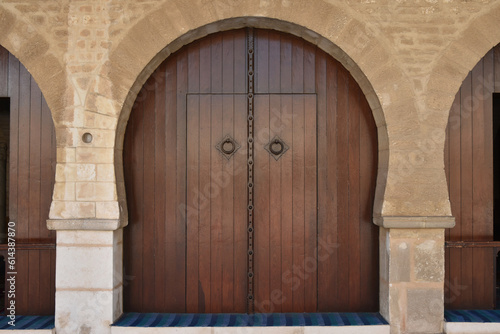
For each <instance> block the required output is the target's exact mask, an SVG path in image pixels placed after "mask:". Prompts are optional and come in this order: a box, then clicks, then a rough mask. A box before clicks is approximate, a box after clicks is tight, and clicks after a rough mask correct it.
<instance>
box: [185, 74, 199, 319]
mask: <svg viewBox="0 0 500 334" xmlns="http://www.w3.org/2000/svg"><path fill="white" fill-rule="evenodd" d="M190 77H191V76H190ZM199 110H200V97H199V95H188V100H187V133H189V137H188V139H187V197H186V198H187V201H186V205H187V206H188V208H187V209H186V226H187V241H186V242H187V249H186V311H187V312H193V313H196V312H198V293H199V292H198V281H199V279H198V275H199V274H198V258H199V254H198V245H199V240H198V233H199V226H198V223H199V197H198V196H197V194H198V192H199V172H200V170H199V167H200V166H199V144H200V138H199V133H200V122H199V119H200V115H199Z"/></svg>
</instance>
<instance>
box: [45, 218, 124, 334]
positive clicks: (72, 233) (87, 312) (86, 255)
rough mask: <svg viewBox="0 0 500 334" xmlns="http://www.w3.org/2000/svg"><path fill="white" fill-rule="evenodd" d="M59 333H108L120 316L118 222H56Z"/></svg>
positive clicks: (50, 223) (120, 237)
mask: <svg viewBox="0 0 500 334" xmlns="http://www.w3.org/2000/svg"><path fill="white" fill-rule="evenodd" d="M48 226H49V228H51V229H57V251H56V252H57V258H56V310H55V326H56V331H57V333H58V334H74V333H82V334H83V333H93V334H109V333H110V332H111V329H110V325H111V324H112V323H113V322H114V321H115V320H116V319H117V318H118V317H119V316H120V315H121V314H122V305H123V302H122V300H123V298H122V294H123V279H122V278H123V274H122V270H123V269H122V268H123V260H122V259H123V233H122V232H123V229H122V228H120V224H119V221H118V220H117V221H112V220H109V221H104V220H102V221H97V220H87V221H86V220H82V221H81V222H78V221H66V222H65V221H57V220H51V221H50V220H49V221H48Z"/></svg>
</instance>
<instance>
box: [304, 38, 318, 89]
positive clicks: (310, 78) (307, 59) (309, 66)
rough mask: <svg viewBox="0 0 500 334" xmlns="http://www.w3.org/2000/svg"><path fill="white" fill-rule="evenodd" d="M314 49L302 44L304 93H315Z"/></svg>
mask: <svg viewBox="0 0 500 334" xmlns="http://www.w3.org/2000/svg"><path fill="white" fill-rule="evenodd" d="M315 69H316V47H315V46H313V45H312V44H309V43H306V42H304V93H308V94H313V93H316V71H315Z"/></svg>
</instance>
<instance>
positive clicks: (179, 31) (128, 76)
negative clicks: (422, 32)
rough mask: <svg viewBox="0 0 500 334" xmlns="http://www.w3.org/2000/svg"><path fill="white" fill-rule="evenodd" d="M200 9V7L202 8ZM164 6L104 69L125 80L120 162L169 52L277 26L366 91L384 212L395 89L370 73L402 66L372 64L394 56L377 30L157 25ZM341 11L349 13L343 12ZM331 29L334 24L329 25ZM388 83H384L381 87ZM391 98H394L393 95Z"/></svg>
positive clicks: (243, 22) (265, 20)
mask: <svg viewBox="0 0 500 334" xmlns="http://www.w3.org/2000/svg"><path fill="white" fill-rule="evenodd" d="M193 10H194V9H193ZM197 10H198V11H199V9H197ZM330 10H331V9H330ZM164 11H165V9H161V10H158V11H156V12H154V13H152V14H150V15H149V16H147V17H146V18H145V19H143V20H142V21H141V22H140V23H138V26H137V27H134V29H133V30H131V31H129V32H128V34H127V35H126V36H125V38H124V39H123V40H122V42H121V43H120V44H119V45H118V46H117V47H116V48H114V49H113V50H112V51H111V54H110V57H109V61H108V63H107V64H106V66H104V68H103V71H105V72H106V73H105V75H107V76H108V77H109V79H110V80H112V81H113V82H116V83H121V85H117V86H116V87H114V92H113V94H114V95H115V97H114V98H115V100H116V101H117V102H118V103H120V104H121V105H122V106H123V107H122V110H121V112H120V115H119V119H118V125H117V133H116V142H115V149H116V150H115V152H116V154H115V161H117V162H121V161H122V157H121V154H122V148H123V138H124V133H125V128H126V125H127V121H128V117H129V115H130V111H131V108H132V105H133V103H134V101H135V98H136V96H137V94H138V92H139V91H140V89H141V87H142V85H143V84H144V83H145V82H146V80H147V79H148V78H149V76H150V75H151V74H152V73H153V71H154V70H155V69H156V67H157V66H158V65H159V64H160V63H162V62H163V61H164V60H165V59H166V58H167V57H168V56H169V55H170V54H172V53H173V52H175V51H177V50H178V49H180V48H181V47H182V46H184V45H187V44H189V43H190V42H192V41H194V40H197V39H200V38H201V37H204V36H206V35H208V34H210V33H212V32H215V31H224V30H231V29H237V28H241V27H255V28H265V29H274V30H278V31H281V32H286V33H290V34H292V35H296V36H299V37H301V38H303V39H304V40H306V41H308V42H310V43H312V44H314V45H317V46H318V47H319V48H321V49H322V50H323V51H325V52H327V53H328V54H330V55H331V56H332V57H333V58H335V59H336V60H338V61H339V62H340V63H341V64H342V65H343V66H344V67H345V68H346V69H347V70H348V71H349V72H350V73H351V75H352V76H353V77H354V78H355V80H356V81H357V83H358V84H359V86H360V87H361V89H362V91H363V92H364V94H365V96H366V98H367V100H368V103H369V104H370V107H371V109H372V112H373V116H374V119H375V122H376V124H377V127H378V142H379V152H384V153H383V154H380V157H379V168H378V177H377V190H376V196H375V203H374V215H376V216H379V215H380V214H381V212H382V204H383V197H384V193H385V184H386V179H387V171H388V165H389V154H388V150H389V147H388V142H389V141H388V135H387V127H386V116H385V115H384V111H383V107H382V105H381V102H380V99H379V96H388V95H390V94H393V93H394V92H387V93H384V89H381V90H380V92H377V91H376V89H375V88H374V85H373V84H372V82H371V81H370V79H369V75H373V76H378V75H380V73H381V72H385V71H386V70H387V68H388V67H389V68H392V67H394V69H393V71H391V73H395V72H397V73H400V70H399V69H397V68H396V66H395V65H394V63H392V64H391V62H390V61H389V62H387V61H384V62H380V63H376V62H375V63H373V62H372V61H371V60H370V59H371V58H373V57H374V56H376V59H386V60H389V59H390V56H389V55H388V53H387V52H386V51H385V50H384V49H383V47H382V46H381V45H378V46H375V47H374V46H373V45H372V41H371V39H374V36H373V32H372V31H370V30H369V29H367V28H366V27H364V26H363V25H362V24H361V22H359V21H357V20H356V19H354V18H351V17H350V18H349V19H348V20H347V21H348V22H349V23H347V24H346V27H341V28H339V31H336V32H335V36H331V37H330V38H327V37H325V35H332V32H331V31H330V32H329V31H328V30H327V29H324V28H323V31H321V30H320V29H318V30H311V29H309V28H307V27H306V22H307V20H304V19H302V20H297V21H298V22H290V21H289V20H287V21H283V20H279V19H277V18H273V17H237V18H227V19H224V20H218V21H214V22H210V23H208V24H206V25H199V23H200V22H198V21H196V22H191V23H190V24H191V25H193V28H192V29H189V30H188V29H186V28H185V27H175V26H174V27H172V26H171V25H172V24H173V23H169V21H168V20H166V19H165V17H163V18H162V20H161V22H162V24H163V25H164V26H163V27H158V24H160V21H159V19H157V15H159V12H161V13H162V15H165V12H164ZM313 13H314V12H311V14H310V15H312V14H313ZM288 14H290V13H288ZM330 15H332V13H330ZM342 15H347V14H346V13H345V12H342ZM292 17H293V16H292ZM287 19H288V17H287ZM310 19H311V20H310V21H314V20H313V18H312V17H311V18H310ZM139 26H140V27H139ZM169 28H170V29H174V30H173V31H172V30H169V31H168V34H165V33H163V32H164V31H165V30H164V29H169ZM329 29H332V28H331V27H330V28H329ZM344 29H348V33H346V31H343V30H344ZM353 31H354V32H356V33H357V34H359V35H360V36H363V37H364V38H366V39H367V40H368V41H369V42H368V43H369V44H370V47H373V48H374V49H372V51H370V52H369V53H365V54H364V53H363V51H364V48H356V47H355V45H349V43H350V41H351V39H349V38H348V36H349V35H348V34H350V33H353ZM345 34H347V36H344V35H345ZM151 36H153V37H151ZM144 39H145V40H144ZM337 42H339V43H337ZM138 43H141V45H143V46H141V47H140V48H138V47H137V45H138ZM341 43H342V44H341ZM351 44H352V43H351ZM165 45H166V46H165ZM344 49H349V50H352V51H353V52H354V53H355V55H354V56H355V57H356V58H359V62H357V61H356V60H355V59H353V57H351V56H350V55H349V54H347V53H346V52H345V51H344ZM137 50H141V51H142V50H144V51H143V52H142V53H146V54H147V55H145V54H141V52H139V53H138V52H137ZM388 63H389V64H388ZM359 64H362V66H363V67H364V68H361V67H360V66H361V65H359ZM384 84H385V83H384ZM405 84H406V83H405V82H401V86H404V85H405ZM383 87H385V86H382V88H383ZM390 98H391V97H389V99H390ZM115 168H116V175H117V183H118V197H119V201H120V203H121V205H122V207H123V208H126V200H125V192H124V186H123V177H122V175H123V171H122V168H123V167H122V164H121V163H117V164H116V165H115ZM122 190H123V191H122ZM125 210H126V209H125ZM125 215H126V214H125ZM125 215H124V216H125Z"/></svg>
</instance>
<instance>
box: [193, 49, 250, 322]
mask: <svg viewBox="0 0 500 334" xmlns="http://www.w3.org/2000/svg"><path fill="white" fill-rule="evenodd" d="M200 59H202V58H201V57H200ZM211 103H212V102H211V96H210V95H201V96H200V137H199V143H198V146H199V155H200V162H199V164H200V172H199V189H198V197H199V198H198V203H199V217H200V222H199V224H200V229H199V235H198V240H199V241H198V242H199V269H198V273H199V287H198V305H199V306H198V310H199V312H207V313H209V312H213V310H212V307H211V300H212V291H211V288H212V285H211V270H210V269H211V259H212V258H213V256H212V248H211V237H212V234H211V225H210V217H211V216H212V208H211V205H210V196H209V194H210V193H209V191H210V186H211V185H210V168H211V160H210V159H211V154H212V153H211V152H212V146H211V143H212V140H211V139H210V132H211V123H210V116H211ZM245 183H246V182H245ZM245 264H246V263H245Z"/></svg>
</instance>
